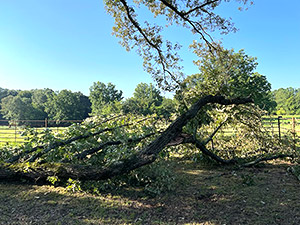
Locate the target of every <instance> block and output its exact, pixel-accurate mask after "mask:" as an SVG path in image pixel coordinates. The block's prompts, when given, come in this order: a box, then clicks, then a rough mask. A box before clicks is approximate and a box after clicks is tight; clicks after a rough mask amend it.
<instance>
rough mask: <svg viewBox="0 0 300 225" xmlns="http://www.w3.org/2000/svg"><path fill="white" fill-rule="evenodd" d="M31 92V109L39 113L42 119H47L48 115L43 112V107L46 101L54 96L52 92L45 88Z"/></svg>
mask: <svg viewBox="0 0 300 225" xmlns="http://www.w3.org/2000/svg"><path fill="white" fill-rule="evenodd" d="M31 92H32V96H31V100H32V105H33V107H34V108H36V109H37V110H39V111H40V112H41V115H42V119H45V118H48V114H47V113H46V112H45V107H46V103H47V101H48V99H49V98H50V97H51V96H52V95H53V94H54V91H53V90H51V89H49V88H46V89H35V90H32V91H31Z"/></svg>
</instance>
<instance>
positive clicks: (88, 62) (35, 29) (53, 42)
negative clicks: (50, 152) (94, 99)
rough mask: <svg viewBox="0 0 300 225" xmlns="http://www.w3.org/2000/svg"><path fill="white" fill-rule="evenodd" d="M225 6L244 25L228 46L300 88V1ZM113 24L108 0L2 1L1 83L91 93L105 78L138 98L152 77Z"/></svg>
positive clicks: (188, 68) (275, 81)
mask: <svg viewBox="0 0 300 225" xmlns="http://www.w3.org/2000/svg"><path fill="white" fill-rule="evenodd" d="M220 11H221V13H222V14H223V15H226V16H230V17H232V19H233V21H234V22H235V24H236V26H237V27H238V28H239V31H238V32H237V33H233V34H230V35H226V36H222V38H223V43H224V45H225V46H226V47H227V48H234V49H235V50H239V49H242V48H243V49H245V52H246V53H247V54H249V55H251V56H256V57H257V58H258V62H259V66H258V68H257V72H259V73H261V74H264V75H266V76H267V78H268V80H269V82H270V83H271V84H272V87H273V89H278V88H280V87H290V86H291V87H295V88H300V66H299V65H300V56H299V54H300V13H299V11H300V1H299V0H290V1H282V0H272V1H267V0H254V5H253V6H251V7H250V8H249V10H247V11H242V12H240V11H238V10H237V5H236V4H226V5H224V6H223V7H222V8H221V9H220ZM112 25H113V20H112V18H110V16H109V15H107V14H106V12H105V11H104V8H103V2H102V0H88V1H84V0H43V1H41V0H26V1H25V0H0V87H2V88H9V89H22V90H28V89H34V88H51V89H53V90H62V89H69V90H72V91H81V92H82V93H84V94H86V95H88V94H89V87H90V86H91V85H92V83H93V82H94V81H101V82H104V83H107V82H112V83H114V84H115V85H116V86H117V89H120V90H122V91H123V92H124V95H125V97H130V96H131V95H132V93H133V91H134V89H135V87H136V85H137V84H138V83H140V82H146V83H150V82H152V79H151V76H150V75H149V74H147V73H145V72H144V71H143V68H142V60H141V59H140V58H139V57H138V56H137V55H136V53H135V52H134V51H132V52H129V53H128V52H126V51H125V49H124V48H122V47H121V46H120V45H119V44H118V41H119V40H118V39H117V38H115V37H113V36H111V27H112ZM188 33H189V31H188V30H186V32H177V33H176V37H178V41H183V42H184V43H183V44H186V45H187V44H189V43H185V42H186V41H185V40H190V37H191V35H189V34H188ZM174 36H175V35H174ZM195 38H196V36H195ZM217 38H219V36H217ZM185 50H186V52H184V53H183V56H184V59H185V61H184V66H185V72H186V73H188V74H192V73H196V72H197V68H196V67H194V66H193V65H192V63H191V60H192V59H196V58H195V57H194V56H193V55H192V54H191V53H189V52H188V50H187V49H185Z"/></svg>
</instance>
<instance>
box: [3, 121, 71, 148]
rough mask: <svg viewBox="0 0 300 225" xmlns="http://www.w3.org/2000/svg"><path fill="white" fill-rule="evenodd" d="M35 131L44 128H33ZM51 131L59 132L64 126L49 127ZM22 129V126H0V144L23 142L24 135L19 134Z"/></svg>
mask: <svg viewBox="0 0 300 225" xmlns="http://www.w3.org/2000/svg"><path fill="white" fill-rule="evenodd" d="M35 129H36V130H37V131H42V130H44V129H45V128H43V127H42V128H35ZM49 129H51V130H52V131H53V132H60V131H62V130H64V129H66V128H65V127H50V128H49ZM23 131H24V128H23V127H18V126H17V127H14V126H11V127H8V126H0V146H1V145H5V144H14V145H15V144H17V145H18V144H21V143H23V142H24V137H23V136H22V135H21V134H22V132H23Z"/></svg>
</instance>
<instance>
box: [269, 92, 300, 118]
mask: <svg viewBox="0 0 300 225" xmlns="http://www.w3.org/2000/svg"><path fill="white" fill-rule="evenodd" d="M273 96H274V100H275V101H276V103H277V107H276V109H275V110H274V111H275V112H276V114H278V115H294V114H299V113H300V89H294V88H292V87H289V88H279V89H277V90H274V91H273Z"/></svg>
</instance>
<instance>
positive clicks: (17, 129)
mask: <svg viewBox="0 0 300 225" xmlns="http://www.w3.org/2000/svg"><path fill="white" fill-rule="evenodd" d="M80 122H82V120H59V121H58V120H48V119H45V120H13V121H11V120H0V143H9V144H10V143H17V144H18V143H23V142H24V138H23V137H22V136H21V133H22V131H23V130H24V128H25V127H26V126H29V127H34V128H35V129H44V128H50V129H52V130H53V131H56V132H58V131H59V130H61V129H63V128H64V127H66V126H69V125H71V124H72V123H80ZM263 122H264V126H265V128H266V129H267V130H268V131H269V132H271V133H272V134H273V135H278V136H279V138H280V137H281V136H282V135H284V134H285V133H287V132H291V134H292V135H293V137H294V140H295V144H296V142H297V139H298V134H299V133H300V117H298V118H295V117H284V118H283V117H281V116H279V117H264V118H263ZM222 132H224V133H228V135H230V134H232V132H233V131H232V130H230V129H228V130H223V131H222Z"/></svg>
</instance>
